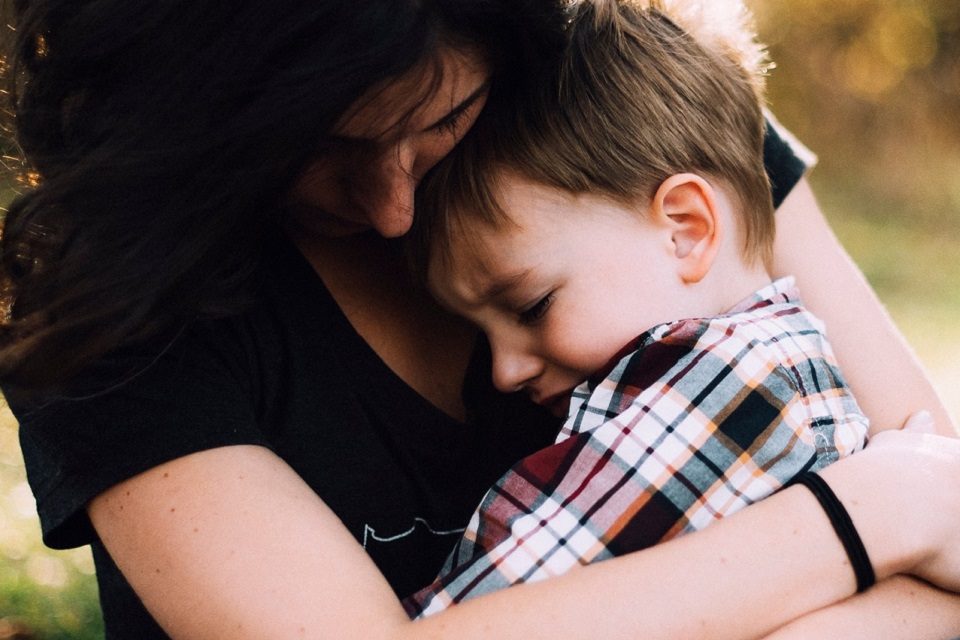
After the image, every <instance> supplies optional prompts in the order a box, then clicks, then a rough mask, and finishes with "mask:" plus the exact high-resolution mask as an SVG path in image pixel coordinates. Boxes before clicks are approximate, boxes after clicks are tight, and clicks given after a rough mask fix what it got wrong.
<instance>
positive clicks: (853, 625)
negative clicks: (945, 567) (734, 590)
mask: <svg viewBox="0 0 960 640" xmlns="http://www.w3.org/2000/svg"><path fill="white" fill-rule="evenodd" d="M824 629H829V630H830V633H829V636H830V637H832V638H843V639H844V640H945V639H946V638H955V637H957V636H960V595H958V594H955V593H950V592H948V591H942V590H940V589H937V588H936V587H932V586H930V585H929V584H927V583H926V582H923V581H922V580H918V579H916V578H913V577H910V576H894V577H892V578H889V579H887V580H884V581H883V582H882V583H880V584H878V585H877V586H876V587H874V588H873V589H870V590H869V591H867V592H865V593H862V594H860V595H857V596H854V597H852V598H848V599H846V600H844V601H843V602H840V603H838V604H835V605H831V606H829V607H826V608H824V609H821V610H820V611H815V612H813V613H811V614H808V615H806V616H803V617H802V618H800V619H799V620H796V621H794V622H791V623H790V624H788V625H786V626H785V627H783V628H781V629H779V630H777V631H776V632H774V633H772V634H771V635H769V636H765V637H764V640H808V639H809V638H820V637H823V636H824Z"/></svg>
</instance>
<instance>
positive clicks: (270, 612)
mask: <svg viewBox="0 0 960 640" xmlns="http://www.w3.org/2000/svg"><path fill="white" fill-rule="evenodd" d="M884 435H886V434H884ZM890 436H892V439H890V438H888V439H887V440H886V441H885V440H884V438H878V439H877V440H878V443H875V444H872V445H871V447H868V449H867V450H865V451H864V452H862V453H859V454H857V455H856V456H852V457H850V458H848V459H845V460H843V461H841V462H839V463H837V464H835V465H832V466H831V467H829V468H828V469H826V470H825V471H824V476H825V477H826V478H827V480H828V482H830V483H831V485H833V487H834V489H835V491H836V492H837V493H838V495H839V496H840V497H841V499H842V500H843V501H844V502H845V504H847V506H848V508H849V509H850V511H851V514H852V516H853V518H854V521H855V522H856V524H857V526H858V528H860V531H861V534H862V536H863V538H864V542H865V544H866V546H867V550H868V552H869V553H870V555H871V558H872V559H873V562H874V564H875V565H876V569H877V573H878V576H879V577H880V578H883V577H886V576H889V575H892V574H894V573H898V572H902V571H910V570H912V569H915V570H917V571H919V572H920V573H922V574H923V575H924V576H925V577H926V578H928V579H931V580H936V581H938V582H939V583H940V584H942V585H944V586H946V587H949V588H952V589H958V590H960V526H957V525H958V523H960V501H957V500H955V499H953V498H954V496H955V492H956V490H957V489H958V488H960V441H956V442H954V441H951V440H947V439H944V438H938V439H937V441H936V444H937V445H938V446H940V450H939V451H937V452H933V451H932V450H931V449H930V448H929V447H927V448H926V449H924V448H923V447H917V446H913V447H912V448H911V447H906V448H904V447H901V448H900V449H897V447H896V446H891V445H890V443H893V444H896V443H898V442H903V439H902V437H903V434H890ZM898 436H900V437H901V439H900V440H898V439H897V437H898ZM928 437H932V436H928ZM944 443H947V445H948V446H942V445H943V444H944ZM901 465H913V466H914V467H918V466H922V467H926V469H925V471H924V472H923V473H920V472H917V473H898V474H897V475H898V476H899V477H896V476H895V475H894V474H893V473H891V471H894V470H897V471H899V469H900V466H901ZM877 492H882V493H883V494H884V496H883V498H880V497H878V495H877ZM928 494H933V496H932V497H931V498H930V499H929V500H925V501H918V500H916V499H915V496H916V495H928ZM937 496H941V497H937ZM89 511H90V514H91V517H92V519H93V523H94V526H95V527H96V529H97V531H98V533H99V534H100V536H101V538H102V539H103V541H104V543H105V544H106V546H107V549H108V550H109V552H110V553H111V555H112V556H113V558H114V560H115V561H116V562H117V564H118V566H119V567H120V569H121V570H122V571H123V572H124V575H125V576H127V578H128V579H129V581H130V583H131V584H132V585H133V587H134V588H135V589H136V591H137V593H138V594H139V595H140V596H141V598H142V599H143V601H144V603H145V604H146V606H147V608H148V609H149V610H150V611H151V612H152V613H153V614H154V616H155V617H156V618H157V619H158V621H159V622H160V623H161V625H162V626H163V627H164V628H165V629H166V630H167V632H168V633H169V634H170V635H171V636H173V637H174V638H191V639H193V638H198V639H202V638H213V637H231V638H238V639H241V638H297V637H305V638H312V637H364V638H433V637H437V638H440V637H455V638H458V639H459V638H486V637H503V638H523V639H524V640H531V639H532V638H539V637H544V638H546V637H550V638H555V637H558V636H566V637H605V638H620V637H624V638H636V637H645V638H676V637H686V636H692V635H698V636H699V635H702V634H703V633H708V634H709V636H710V637H711V638H716V639H723V638H742V637H744V636H760V635H762V634H764V633H770V632H771V631H773V630H774V629H776V628H778V627H780V626H782V625H784V624H785V623H787V622H788V621H790V620H793V619H796V618H797V617H798V616H800V615H801V614H803V613H805V612H808V611H814V610H817V609H821V608H823V607H825V606H827V605H829V604H831V603H833V602H838V601H840V600H842V599H844V598H846V597H848V596H850V595H851V594H852V593H853V591H854V578H853V574H852V572H851V570H850V568H849V566H848V563H847V561H846V556H845V554H844V551H843V548H842V546H841V545H840V543H839V542H838V541H837V538H836V536H835V534H834V532H833V530H832V528H831V527H830V525H829V524H828V521H827V519H826V517H825V516H824V515H823V512H822V511H821V509H820V507H819V505H818V504H817V502H816V500H815V499H814V498H813V497H812V496H811V495H809V494H808V493H807V492H806V490H805V489H803V488H802V487H795V488H792V489H788V490H786V491H784V492H782V493H780V494H778V495H775V496H773V497H771V498H769V499H767V500H765V501H763V502H761V503H759V504H756V505H754V506H751V507H750V508H748V509H746V510H744V511H742V512H740V513H738V514H736V515H734V516H732V517H730V518H728V519H725V520H722V521H720V522H718V523H716V524H715V525H713V526H711V527H710V528H708V529H706V530H704V531H702V532H698V533H695V534H691V535H689V536H685V537H682V538H679V539H677V540H674V541H671V542H668V543H666V544H663V545H657V546H655V547H653V548H651V549H648V550H645V551H642V552H639V553H635V554H630V555H627V556H623V557H620V558H614V559H612V560H609V561H606V562H602V563H598V564H596V565H591V566H589V567H584V568H582V569H579V570H577V571H574V572H572V573H570V574H567V575H565V576H561V577H559V578H556V579H552V580H547V581H544V582H540V583H535V584H526V585H520V586H518V587H514V588H511V589H508V590H504V591H501V592H498V593H495V594H492V595H490V596H484V597H482V598H478V599H476V600H474V601H471V602H468V603H465V604H462V605H459V606H456V607H453V608H451V609H450V610H448V611H446V612H444V613H442V614H439V615H437V616H434V617H432V618H429V619H427V620H423V621H418V622H415V623H414V622H410V621H409V620H408V619H407V617H406V615H405V614H404V612H403V610H402V608H401V607H400V605H399V603H398V602H397V599H396V598H395V596H394V595H393V593H392V591H391V589H390V588H389V586H388V585H387V583H386V582H385V580H384V579H383V577H382V576H381V575H380V574H379V572H378V571H377V570H376V568H375V567H374V565H373V564H372V562H371V561H370V560H369V559H368V558H367V556H366V555H365V554H364V552H363V550H362V549H361V547H360V546H359V545H358V544H357V543H356V541H355V540H354V539H353V538H352V537H351V536H350V535H349V534H348V532H347V531H346V530H345V528H344V527H343V526H342V524H341V523H340V522H339V520H338V519H337V518H336V516H335V515H334V514H333V513H331V512H330V511H329V509H327V507H326V506H325V505H324V504H323V503H322V502H321V501H320V500H319V499H318V498H317V497H316V495H315V494H314V493H313V492H312V491H311V490H310V489H309V488H308V487H307V486H306V485H305V484H304V483H303V482H302V481H301V480H300V479H299V477H298V476H297V475H296V474H295V473H294V472H293V471H292V470H291V469H290V468H289V467H287V466H286V464H284V463H283V462H282V461H281V460H280V459H279V458H277V457H276V456H275V455H274V454H273V453H271V452H269V451H268V450H266V449H263V448H259V447H224V448H220V449H213V450H209V451H205V452H201V453H197V454H193V455H190V456H187V457H184V458H181V459H178V460H175V461H172V462H170V463H167V464H164V465H162V466H159V467H157V468H155V469H152V470H150V471H148V472H146V473H144V474H141V475H139V476H136V477H134V478H132V479H130V480H128V481H125V482H123V483H121V484H120V485H117V486H116V487H114V488H112V489H110V490H108V491H107V492H105V493H104V494H102V495H101V496H99V497H98V498H96V499H95V500H94V501H93V502H92V503H91V505H90V508H89ZM894 515H897V516H898V517H900V518H902V519H903V520H902V521H908V520H909V521H913V522H914V526H913V527H911V528H907V527H894V528H891V527H890V526H889V520H890V519H891V518H892V517H893V516H894ZM934 551H936V552H937V553H936V554H935V553H934ZM950 554H953V555H955V556H957V557H953V556H952V555H950Z"/></svg>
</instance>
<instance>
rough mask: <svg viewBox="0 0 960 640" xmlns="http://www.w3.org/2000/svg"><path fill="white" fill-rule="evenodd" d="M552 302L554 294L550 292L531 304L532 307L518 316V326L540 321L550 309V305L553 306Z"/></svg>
mask: <svg viewBox="0 0 960 640" xmlns="http://www.w3.org/2000/svg"><path fill="white" fill-rule="evenodd" d="M553 300H554V294H553V292H550V293H548V294H547V295H545V296H543V297H542V298H540V299H539V300H537V301H536V302H535V303H533V305H532V306H530V307H528V308H527V309H524V310H523V311H521V312H520V314H519V318H520V324H525V325H531V324H536V323H537V322H539V321H540V320H542V319H543V316H545V315H546V313H547V310H548V309H549V308H550V305H552V304H553Z"/></svg>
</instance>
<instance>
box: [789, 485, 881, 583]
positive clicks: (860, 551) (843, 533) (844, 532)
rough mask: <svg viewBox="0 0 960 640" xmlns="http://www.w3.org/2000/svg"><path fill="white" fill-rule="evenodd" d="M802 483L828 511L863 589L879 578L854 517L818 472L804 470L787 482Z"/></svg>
mask: <svg viewBox="0 0 960 640" xmlns="http://www.w3.org/2000/svg"><path fill="white" fill-rule="evenodd" d="M795 484H802V485H803V486H805V487H806V488H807V489H809V490H810V492H811V493H812V494H813V495H814V496H815V497H816V499H817V501H818V502H820V506H821V507H823V510H824V511H825V512H826V514H827V517H828V518H829V519H830V524H831V525H833V530H834V531H836V532H837V537H839V538H840V542H841V543H843V548H844V549H845V550H846V552H847V557H848V558H850V565H851V566H852V567H853V573H854V575H855V576H856V577H857V593H863V592H864V591H866V590H867V589H869V588H870V587H872V586H873V585H874V584H875V583H876V582H877V576H876V574H875V573H874V571H873V565H872V564H870V557H869V556H867V549H866V547H864V546H863V541H862V540H861V539H860V534H858V533H857V529H856V527H854V526H853V520H851V519H850V514H849V513H847V510H846V509H845V508H844V507H843V503H841V502H840V499H839V498H838V497H837V494H835V493H834V492H833V490H832V489H831V488H830V487H829V485H827V483H826V482H825V481H824V479H823V478H821V477H820V476H818V475H817V474H815V473H804V474H802V475H800V476H797V477H796V478H794V479H793V480H791V481H790V482H789V483H788V484H787V486H793V485H795Z"/></svg>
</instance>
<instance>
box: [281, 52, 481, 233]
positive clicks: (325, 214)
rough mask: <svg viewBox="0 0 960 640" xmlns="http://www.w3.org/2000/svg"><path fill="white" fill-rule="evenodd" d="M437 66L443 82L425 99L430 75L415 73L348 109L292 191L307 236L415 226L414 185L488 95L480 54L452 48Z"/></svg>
mask: <svg viewBox="0 0 960 640" xmlns="http://www.w3.org/2000/svg"><path fill="white" fill-rule="evenodd" d="M439 61H440V65H441V74H442V75H441V76H440V77H441V81H440V83H439V86H438V87H437V88H436V90H435V91H433V92H432V93H430V94H429V95H428V96H427V99H426V100H422V96H423V95H424V85H425V83H429V82H430V81H431V76H430V74H429V72H425V71H423V70H420V69H416V70H414V71H411V72H410V73H408V74H407V75H404V76H402V77H400V78H399V79H397V80H395V81H393V82H391V83H390V84H388V85H387V86H386V87H385V88H377V89H375V90H371V91H370V92H368V94H367V95H364V96H361V98H360V99H359V100H358V101H357V102H356V103H355V104H354V105H353V106H352V107H351V108H350V109H349V110H348V111H347V114H346V115H345V116H344V118H343V119H342V120H341V122H339V123H338V124H337V126H336V127H335V128H334V132H333V136H332V137H331V140H330V147H329V149H328V150H327V151H326V152H325V153H324V154H323V156H322V157H320V158H319V159H318V160H316V161H315V162H314V163H313V164H312V165H310V166H309V167H308V168H307V170H306V171H305V172H304V174H303V175H302V176H301V177H300V179H299V180H298V181H297V183H296V185H295V187H294V188H293V191H292V193H291V201H290V204H291V209H292V211H293V214H294V219H295V222H296V224H297V225H298V226H300V227H301V228H302V229H303V230H304V231H306V232H308V233H320V234H323V235H327V236H344V235H350V234H353V233H358V232H361V231H365V230H368V229H373V230H375V231H376V232H377V233H379V234H380V235H382V236H384V237H388V238H392V237H397V236H401V235H403V234H405V233H406V232H407V231H408V230H409V229H410V225H411V223H412V222H413V206H414V203H413V193H414V189H415V188H416V186H417V183H418V182H419V181H420V178H422V177H423V175H424V174H425V173H426V172H427V170H429V169H430V168H431V167H432V166H433V165H435V164H436V163H437V161H439V160H440V159H441V158H443V156H445V155H446V154H447V153H449V152H450V150H451V149H453V147H454V145H456V144H457V142H459V140H460V138H461V137H462V136H463V134H464V133H465V132H466V131H467V129H469V128H470V126H471V125H472V124H473V122H474V120H476V117H477V114H478V113H479V112H480V109H481V108H482V107H483V104H484V102H485V100H486V97H487V89H488V69H487V66H486V64H485V63H484V61H483V59H482V58H481V57H480V56H479V55H476V54H474V53H471V52H464V51H457V50H453V49H449V48H448V49H444V50H442V51H441V52H440V56H439ZM418 102H419V104H418Z"/></svg>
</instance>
